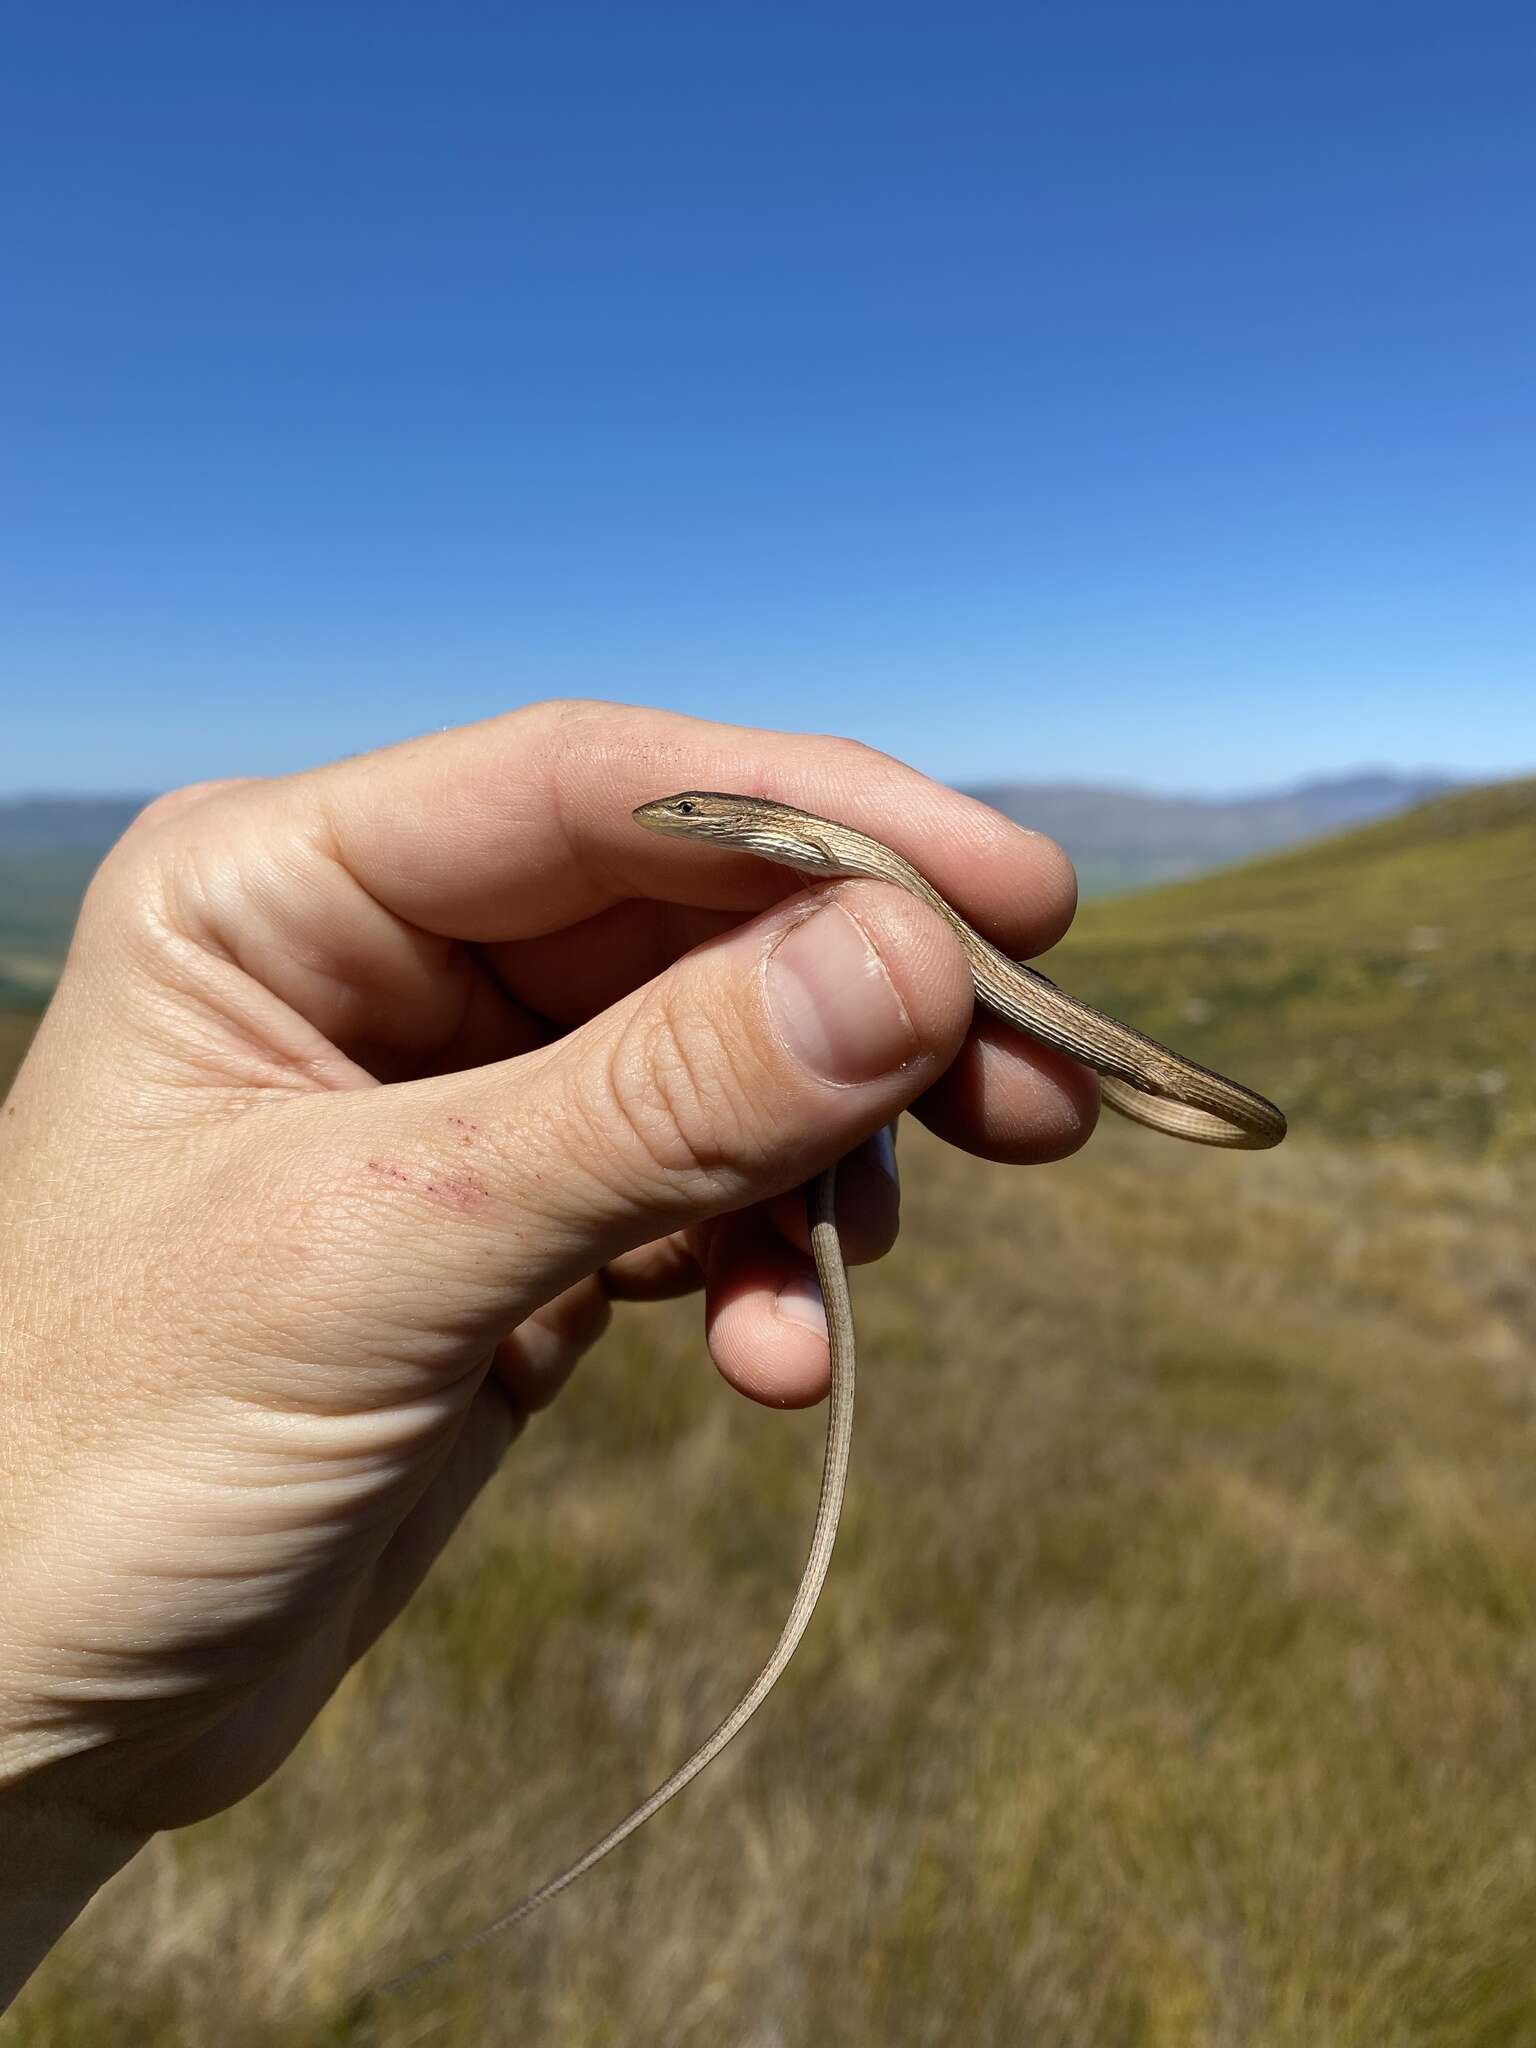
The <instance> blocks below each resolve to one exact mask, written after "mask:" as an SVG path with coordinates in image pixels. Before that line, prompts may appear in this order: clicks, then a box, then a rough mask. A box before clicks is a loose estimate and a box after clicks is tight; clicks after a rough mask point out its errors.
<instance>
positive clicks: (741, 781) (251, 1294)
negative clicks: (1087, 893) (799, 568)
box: [0, 702, 1098, 2001]
mask: <svg viewBox="0 0 1536 2048" xmlns="http://www.w3.org/2000/svg"><path fill="white" fill-rule="evenodd" d="M687 788H705V789H709V788H731V789H739V790H744V791H749V792H750V791H757V792H760V793H762V794H765V795H773V796H775V797H778V798H780V799H782V800H783V801H786V802H789V803H794V804H797V805H801V806H803V807H804V808H806V809H808V810H813V811H817V812H820V813H822V814H824V815H827V816H830V817H835V818H839V819H842V820H844V821H846V822H847V823H849V824H850V825H853V826H856V827H859V828H860V829H863V830H865V831H868V832H871V833H874V834H876V835H878V836H880V837H882V838H884V839H885V840H887V841H888V842H889V843H890V844H892V845H894V846H896V847H897V848H898V850H899V851H901V852H902V853H904V854H905V855H906V856H907V857H908V858H909V859H911V860H912V861H914V862H915V863H916V864H917V865H918V866H919V867H921V869H922V870H923V872H924V873H926V874H927V875H928V876H929V877H930V878H931V879H932V881H933V882H934V884H935V886H936V887H938V888H939V889H940V891H941V892H942V893H943V894H944V895H946V896H948V897H949V898H950V900H951V901H953V902H954V903H955V904H956V905H957V906H959V907H960V908H961V909H962V910H963V912H964V914H965V916H966V917H967V918H968V919H969V920H970V921H971V922H972V923H973V924H974V925H976V926H977V927H978V929H980V930H982V931H983V932H985V933H986V935H987V936H988V937H989V938H991V939H992V940H993V941H994V943H996V944H997V945H999V946H1001V947H1002V948H1003V949H1004V950H1005V951H1007V952H1009V953H1011V954H1014V955H1016V956H1018V957H1028V956H1031V955H1034V954H1037V953H1039V952H1041V951H1043V950H1044V949H1045V948H1046V947H1048V946H1049V945H1051V944H1052V943H1053V942H1054V941H1055V939H1057V938H1058V937H1059V936H1060V935H1061V933H1062V931H1063V930H1064V929H1065V927H1066V925H1067V923H1068V922H1069V920H1070V918H1071V914H1072V908H1073V902H1074V887H1073V880H1072V872H1071V868H1070V866H1069V865H1068V863H1067V861H1066V860H1065V857H1064V856H1063V855H1062V854H1061V853H1060V851H1059V849H1057V848H1056V847H1055V846H1054V845H1052V843H1051V842H1050V841H1048V840H1044V839H1041V838H1039V837H1038V836H1037V835H1035V834H1032V833H1029V832H1025V831H1022V830H1021V829H1019V828H1018V827H1016V826H1013V825H1010V824H1008V823H1007V822H1006V821H1004V820H1003V819H1001V818H998V817H997V816H996V815H995V814H993V813H992V812H990V811H987V810H985V809H983V808H982V807H980V806H978V805H976V804H974V803H971V802H970V801H968V800H967V799H965V798H963V797H960V796H958V795H956V794H955V793H954V792H952V791H950V790H947V789H944V788H942V787H941V786H939V785H937V784H934V783H931V782H928V781H926V780H925V779H924V778H922V777H921V776H919V775H917V774H915V773H914V771H912V770H910V769H908V768H905V767H903V766H902V765H900V764H899V763H897V762H895V761H892V760H890V759H888V758H887V757H885V756H883V755H879V754H873V753H871V752H869V751H868V750H867V749H864V748H860V747H857V746H854V745H852V744H851V743H849V742H847V741H844V740H837V739H824V738H815V737H812V738H806V737H791V736H786V735H782V734H774V733H768V732H756V731H749V730H744V729H739V728H732V727H726V726H717V725H710V724H705V723H702V722H699V721H695V720H691V719H683V718H678V717H674V716H671V715H668V714H664V713H661V712H654V711H645V710H636V709H630V708H627V707H621V706H615V705H606V704H586V703H579V702H578V703H552V704H541V705H535V706H532V707H530V708H528V709H526V710H522V711H518V712H514V713H510V714H508V715H507V716H506V717H504V718H500V719H495V720H492V721H490V722H488V723H487V724H484V725H481V726H476V727H468V728H464V729H462V730H459V731H454V732H447V733H442V734H437V735H434V736H433V737H431V738H429V739H424V740H420V741H414V742H411V743H409V744H407V745H405V746H402V747H396V748H392V749H390V750H388V751H386V752H383V753H380V754H374V755H368V756H363V757H360V758H358V759H354V760H350V761H345V762H341V763H338V764H336V765H334V766H332V767H328V768H325V769H321V770H317V771H315V772H313V773H311V774H308V775H303V776H295V777H290V778H284V779H280V780H266V781H250V782H235V783H225V784H214V785H207V786H203V787H198V788H193V789H189V790H182V791H179V792H177V793H176V794H175V795H173V796H171V797H169V798H165V799H162V800H161V802H160V803H158V804H157V805H154V806H152V807H151V809H150V811H149V812H148V813H147V814H146V815H145V816H144V817H143V818H142V819H141V820H140V821H139V822H138V823H136V824H135V826H134V827H133V828H132V829H131V830H130V832H129V833H128V834H127V836H126V837H125V839H124V840H123V841H122V842H121V843H120V845H119V846H118V848H117V849H116V850H115V851H114V853H113V854H112V855H111V857H110V858H109V860H108V861H107V863H106V865H105V867H104V868H103V870H102V872H101V874H100V875H99V876H98V878H97V881H96V882H95V884H94V885H93V887H92V890H91V893H90V896H89V899H88V901H87V904H86V907H85V910H84V912H83V914H82V917H81V921H80V928H79V931H78V933H77V936H76V940H75V944H74V946H73V948H72V950H71V953H70V957H69V962H68V966H67V968H66V971H65V975H64V978H63V981H62V983H61V985H60V988H59V991H58V994H57V996H56V998H55V1000H54V1003H53V1005H52V1007H51V1009H50V1011H49V1013H48V1016H47V1018H46V1020H45V1022H44V1024H43V1027H42V1029H41V1031H40V1032H39V1035H38V1038H37V1041H36V1043H35V1045H34V1047H33V1049H32V1051H31V1053H30V1055H29V1057H28V1059H27V1062H26V1065H25V1067H24V1069H23V1071H22V1073H21V1075H20V1076H19V1078H18V1080H17V1083H16V1085H15V1088H14V1089H13V1091H12V1094H11V1096H10V1098H9V1100H8V1101H7V1103H6V1105H5V1108H4V1111H3V1113H0V1428H3V1434H4V1446H5V1452H4V1458H3V1464H0V1837H3V1838H4V1840H5V1841H6V1842H7V1845H8V1850H9V1853H8V1854H7V1855H6V1856H5V1857H4V1858H0V2001H3V2000H8V1999H9V1998H10V1997H11V1996H13V1995H14V1993H15V1991H16V1990H17V1988H18V1987H19V1986H20V1985H21V1984H22V1983H23V1982H24V1981H25V1979H26V1977H27V1976H28V1975H29V1973H30V1972H31V1970H32V1969H33V1968H34V1967H35V1965H36V1963H37V1962H38V1961H39V1960H40V1958H41V1957H42V1955H43V1954H45V1953H46V1951H47V1949H48V1948H49V1946H50V1945H51V1944H52V1943H53V1942H54V1941H55V1940H56V1939H58V1937H59V1936H60V1934H61V1933H62V1932H63V1931H64V1930H65V1928H66V1927H67V1926H68V1924H69V1922H70V1921H71V1920H72V1919H73V1918H74V1916H75V1915H76V1914H77V1913H78V1912H79V1910H80V1908H81V1907H82V1906H83V1905H84V1903H85V1902H86V1900H87V1899H88V1898H89V1897H90V1895H91V1893H92V1892H93V1891H94V1890H95V1889H96V1888H97V1887H98V1886H99V1885H100V1884H101V1883H102V1882H103V1881H105V1879H107V1878H108V1877H110V1876H111V1875H112V1874H113V1873H114V1872H115V1871H116V1870H118V1869H120V1868H121V1867H122V1866H123V1865H124V1864H125V1863H127V1862H128V1861H129V1860H130V1859H131V1858H132V1856H133V1855H134V1854H135V1853H136V1851H137V1850H138V1849H139V1848H140V1847H141V1846H142V1845H143V1843H144V1842H145V1841H146V1840H147V1839H148V1838H149V1837H150V1836H151V1835H152V1834H154V1833H155V1832H157V1831H158V1830H159V1829H161V1828H169V1827H177V1826H180V1825H183V1824H185V1823H187V1822H189V1821H192V1820H196V1819H199V1818H202V1817H203V1816H205V1815H208V1814H211V1813H215V1812H217V1811H219V1810H220V1809H222V1808H224V1807H226V1806H229V1805H232V1804H233V1803H234V1802H235V1801H237V1800H239V1799H241V1798H242V1797H244V1796H245V1794H246V1793H248V1792H250V1791H251V1790H252V1789H254V1787H255V1786H257V1785H259V1784H260V1783H261V1782H262V1781H263V1779H265V1778H266V1777H267V1776H268V1775H269V1774H270V1773H271V1772H272V1771H273V1770H274V1769H275V1768H276V1766H277V1765H278V1764H279V1763H280V1762H281V1761H282V1759H283V1757H284V1756H286V1755H287V1753H288V1751H289V1750H290V1749H291V1748H292V1747H293V1745H294V1743H295V1742H297V1740H298V1739H299V1737H300V1736H301V1735H302V1734H303V1732H304V1730H305V1728H306V1727H307V1726H308V1725H309V1723H310V1721H311V1720H312V1719H313V1718H314V1716H315V1714H316V1713H317V1712H318V1711H319V1709H320V1707H321V1706H322V1705H323V1703H324V1702H325V1700H326V1698H327V1697H328V1696H329V1694H330V1693H331V1692H332V1690H333V1689H334V1688H335V1686H336V1684H337V1683H338V1681H339V1680H340V1678H341V1677H342V1675H343V1674H344V1672H345V1671H346V1669H347V1668H348V1666H349V1665H350V1664H351V1663H352V1662H353V1661H355V1659H356V1658H357V1657H359V1656H360V1655H361V1654H362V1653H363V1651H364V1650H365V1649H366V1648H367V1646H368V1645H369V1643H370V1642H372V1641H373V1640H374V1638H375V1637H376V1636H377V1635H378V1634H379V1633H380V1631H381V1630H383V1629H384V1628H386V1627H387V1626H388V1625H389V1623H390V1622H391V1621H392V1620H393V1619H394V1617H395V1616H396V1615H397V1614H398V1613H399V1611H400V1609H401V1608H402V1607H403V1606H404V1604H405V1602H406V1601H407V1600H408V1599H409V1597H410V1595H411V1593H412V1591H413V1590H414V1589H415V1587H416V1586H417V1585H418V1584H419V1583H420V1581H421V1579H422V1577H423V1575H424V1574H425V1572H426V1571H427V1569H428V1567H429V1566H430V1564H431V1562H432V1559H433V1558H434V1557H435V1556H436V1554H437V1553H438V1551H439V1550H440V1549H441V1548H442V1546H443V1544H444V1543H445V1542H446V1541H447V1540H448V1538H449V1537H450V1536H451V1534H452V1532H453V1529H454V1527H455V1526H456V1524H457V1522H458V1521H459V1519H460V1517H461V1516H462V1515H463V1513H464V1511H465V1509H466V1508H467V1506H468V1505H469V1503H470V1501H471V1500H472V1499H473V1497H474V1495H475V1494H476V1493H477V1491H478V1490H479V1488H480V1487H481V1486H482V1485H484V1483H485V1482H486V1480H487V1479H488V1478H489V1477H490V1476H491V1474H492V1473H493V1472H494V1471H495V1470H496V1468H497V1466H498V1465H499V1463H500V1461H501V1459H502V1456H503V1454H504V1453H505V1452H506V1450H507V1448H508V1446H509V1445H510V1444H511V1443H512V1442H513V1440H514V1439H515V1438H516V1436H517V1435H518V1434H519V1432H520V1431H521V1430H522V1428H523V1427H524V1426H525V1424H526V1422H527V1420H528V1418H529V1417H530V1416H531V1415H532V1414H533V1413H535V1412H536V1411H537V1410H538V1409H539V1408H541V1407H543V1406H544V1405H546V1404H547V1403H548V1402H549V1401H550V1400H551V1399H553V1398H554V1396H555V1395H556V1394H557V1393H558V1391H559V1389H560V1387H561V1386H562V1385H563V1384H564V1382H565V1380H566V1378H567V1377H568V1375H569V1373H570V1372H571V1370H572V1368H573V1366H574V1365H575V1363H576V1361H577V1360H578V1359H579V1358H580V1357H581V1355H582V1354H583V1352H585V1351H586V1350H587V1349H588V1348H589V1347H590V1346H591V1345H592V1344H593V1343H594V1342H595V1340H596V1339H597V1338H598V1337H599V1336H600V1335H601V1334H602V1331H603V1329H604V1327H605V1326H606V1324H607V1322H608V1319H609V1315H610V1312H611V1311H610V1304H611V1303H612V1302H613V1301H615V1300H646V1299H656V1298H658V1297H660V1296H663V1295H669V1294H678V1293H683V1292H687V1291H689V1290H692V1289H694V1288H698V1289H701V1290H702V1292H703V1296H704V1319H705V1327H706V1332H707V1336H708V1343H709V1349H710V1352H711V1354H712V1355H713V1357H714V1360H715V1363H716V1364H717V1366H718V1367H719V1369H720V1371H721V1372H722V1373H723V1374H724V1376H725V1378H726V1379H727V1380H728V1381H729V1382H730V1383H731V1384H732V1385H733V1386H735V1387H737V1388H739V1389H740V1390H741V1391H742V1392H743V1393H745V1394H748V1395H749V1396H751V1397H752V1398H753V1399H755V1400H759V1401H762V1402H765V1403H768V1404H770V1405H774V1406H780V1407H783V1406H801V1405H804V1404H806V1403H809V1402H813V1401H815V1400H818V1399H819V1398H820V1397H821V1395H822V1394H823V1393H824V1392H825V1389H826V1384H827V1350H826V1340H825V1333H824V1328H823V1327H822V1326H821V1324H820V1319H819V1314H818V1310H817V1305H816V1301H815V1294H814V1286H813V1283H812V1279H811V1269H810V1265H809V1261H808V1258H807V1256H806V1249H805V1236H804V1224H803V1220H802V1215H803V1212H802V1207H801V1204H800V1202H799V1200H798V1199H797V1197H796V1195H795V1192H794V1191H795V1190H796V1189H797V1188H798V1187H799V1186H800V1184H801V1183H802V1182H804V1181H805V1180H806V1179H808V1178H809V1177H810V1176H811V1175H813V1174H814V1173H815V1172H817V1171H818V1170H819V1169H820V1168H821V1167H823V1166H825V1165H827V1164H828V1163H829V1162H830V1161H832V1160H835V1159H842V1158H845V1157H847V1156H848V1155H852V1156H851V1158H850V1159H849V1163H848V1164H847V1165H846V1166H845V1167H844V1169H843V1171H842V1173H841V1174H840V1177H839V1219H840V1222H841V1226H842V1231H843V1241H844V1246H845V1249H846V1250H847V1252H848V1254H849V1256H850V1257H851V1258H854V1259H858V1260H868V1259H872V1258H877V1257H879V1256H880V1255H882V1254H883V1253H884V1252H885V1251H886V1250H888V1249H889V1247H890V1245H891V1243H892V1242H893V1240H894V1237H895V1233H896V1218H897V1194H896V1186H895V1181H894V1175H893V1172H892V1170H891V1166H890V1151H889V1146H888V1143H887V1142H885V1140H884V1134H885V1133H886V1132H887V1130H888V1128H889V1127H890V1126H891V1125H892V1123H893V1121H894V1119H895V1118H896V1117H897V1115H898V1114H899V1113H900V1112H901V1111H902V1110H904V1109H908V1108H910V1109H912V1110H914V1112H915V1113H916V1114H917V1115H918V1116H919V1117H921V1118H922V1120H923V1121H924V1122H926V1123H927V1124H929V1125H930V1126H931V1127H932V1128H933V1129H934V1130H935V1131H936V1132H937V1133H938V1134H939V1135H940V1136H942V1137H943V1138H945V1139H947V1140H949V1141H950V1142H952V1143H954V1144H956V1145H958V1146H960V1147H962V1148H964V1149H965V1150H967V1151H970V1152H972V1153H975V1154H977V1155H979V1156H982V1157H987V1158H993V1159H1002V1160H1009V1161H1016V1162H1020V1163H1023V1162H1030V1161H1042V1160H1047V1159H1054V1158H1059V1157H1061V1156H1063V1155H1064V1154H1066V1153H1068V1152H1070V1151H1072V1150H1075V1149H1076V1147H1077V1146H1078V1145H1080V1144H1081V1143H1082V1142H1083V1141H1084V1139H1085V1138H1086V1137H1087V1135H1088V1134H1089V1132H1090V1131H1091V1129H1092V1126H1093V1122H1094V1118H1095V1115H1096V1112H1097V1099H1098V1098H1097V1089H1096V1084H1095V1082H1094V1080H1093V1078H1092V1077H1091V1076H1090V1075H1089V1074H1087V1073H1086V1072H1085V1071H1084V1070H1082V1069H1081V1068H1078V1067H1076V1066H1074V1065H1073V1064H1072V1063H1071V1062H1069V1061H1067V1060H1065V1059H1063V1058H1061V1057H1060V1056H1058V1055H1056V1054H1053V1053H1052V1052H1050V1051H1049V1050H1047V1049H1046V1048H1044V1047H1042V1046H1038V1045H1034V1044H1031V1043H1030V1042H1029V1041H1027V1040H1025V1039H1022V1038H1020V1037H1019V1036H1017V1034H1014V1033H1011V1032H1009V1031H1007V1030H1006V1029H1004V1028H1002V1027H994V1026H991V1025H989V1024H987V1023H985V1022H981V1021H978V1022H976V1023H974V1025H973V1020H972V989H971V979H970V974H969V972H968V970H967V967H966V963H965V960H964V958H963V956H962V954H961V952H960V950H959V947H958V946H957V944H956V942H955V940H954V938H953V936H952V934H951V933H950V932H949V931H947V930H946V929H945V927H944V926H943V924H942V923H941V922H940V920H939V919H938V918H937V917H936V916H935V915H934V913H933V912H932V911H930V910H928V909H926V908H925V907H924V906H923V905H921V904H919V903H916V902H914V901H913V900H912V899H911V898H910V897H909V896H906V895H904V894H903V893H902V892H901V891H899V890H897V889H895V888H893V887H891V886H890V885H889V884H886V883H876V882H869V881H849V882H843V883H839V884H836V885H834V886H832V887H831V888H821V889H817V890H815V891H806V890H805V889H803V888H802V887H801V886H800V884H799V883H798V882H797V880H796V878H795V877H794V876H793V875H790V874H788V873H786V872H784V871H783V870H780V869H774V868H770V867H767V866H766V865H764V864H763V863H761V862H757V861H753V860H751V859H749V858H747V857H746V856H744V855H740V854H734V853H730V852H726V851H714V850H704V851H701V850H700V849H699V848H698V847H696V846H681V845H677V844H673V843H669V842H667V841H666V840H664V839H659V838H657V837H655V836H653V835H651V834H647V833H644V832H641V831H639V830H638V829H637V828H636V827H635V826H634V825H633V823H632V822H631V818H630V813H631V811H632V810H633V809H634V807H635V806H636V805H637V804H640V803H643V802H646V801H647V800H649V799H651V798H654V797H656V796H659V795H663V794H666V793H667V792H669V791H671V790H676V789H687ZM504 1483H513V1480H512V1477H511V1475H510V1474H509V1476H508V1479H507V1481H505V1482H504ZM573 1483H579V1482H578V1481H574V1480H573Z"/></svg>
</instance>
